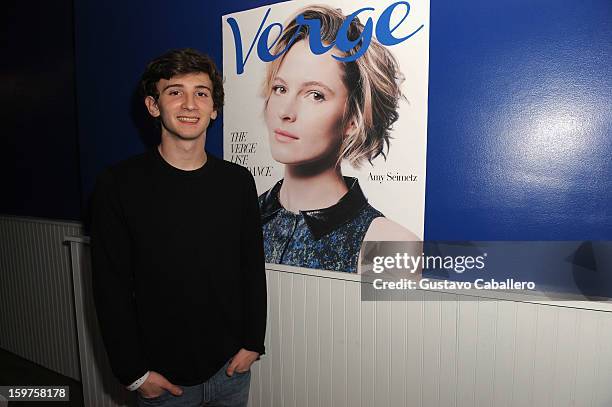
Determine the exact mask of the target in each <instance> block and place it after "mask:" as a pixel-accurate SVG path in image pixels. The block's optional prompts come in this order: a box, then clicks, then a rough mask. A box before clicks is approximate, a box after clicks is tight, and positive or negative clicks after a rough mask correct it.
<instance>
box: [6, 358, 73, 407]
mask: <svg viewBox="0 0 612 407" xmlns="http://www.w3.org/2000/svg"><path fill="white" fill-rule="evenodd" d="M29 385H35V386H55V385H57V386H70V401H18V402H10V403H8V405H9V406H15V407H26V406H28V407H29V406H32V407H47V406H63V407H65V406H74V407H82V406H83V389H82V387H81V382H78V381H76V380H74V379H71V378H70V377H67V376H64V375H61V374H59V373H56V372H54V371H52V370H49V369H47V368H45V367H42V366H40V365H37V364H36V363H33V362H30V361H29V360H26V359H23V358H21V357H19V356H17V355H15V354H14V353H11V352H8V351H6V350H4V349H0V386H29ZM0 400H1V399H0ZM2 405H3V404H2V402H1V401H0V406H2ZM4 405H6V404H4Z"/></svg>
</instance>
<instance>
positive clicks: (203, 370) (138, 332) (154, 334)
mask: <svg viewBox="0 0 612 407" xmlns="http://www.w3.org/2000/svg"><path fill="white" fill-rule="evenodd" d="M91 237H92V240H91V242H92V264H93V284H94V297H95V303H96V310H97V315H98V321H99V323H100V328H101V332H102V337H103V340H104V343H105V346H106V350H107V354H108V357H109V360H110V363H111V367H112V369H113V372H114V374H115V375H116V376H117V378H118V379H119V381H120V382H121V383H123V384H125V385H128V384H130V383H132V382H133V381H134V380H136V379H138V378H139V377H141V376H142V375H143V374H144V373H145V372H146V371H147V370H154V371H156V372H159V373H161V374H162V375H164V376H165V377H166V378H167V379H168V380H170V381H171V382H173V383H175V384H180V385H194V384H198V383H202V382H204V381H206V380H207V379H208V378H210V377H211V376H212V375H213V374H214V373H215V372H217V371H218V369H219V368H220V367H221V366H222V365H223V364H224V363H225V362H226V361H227V360H228V359H229V358H230V357H231V356H233V355H234V354H235V353H236V352H237V351H238V350H239V349H240V348H245V349H248V350H251V351H255V352H259V353H260V354H263V353H264V335H265V325H266V281H265V269H264V255H263V244H262V231H261V221H260V216H259V208H258V203H257V192H256V189H255V184H254V181H253V178H252V176H251V174H250V173H249V172H248V170H246V169H245V168H243V167H241V166H238V165H236V164H232V163H229V162H226V161H223V160H220V159H217V158H215V157H213V156H212V155H210V154H208V160H207V162H206V163H205V165H204V166H203V167H202V168H200V169H197V170H194V171H183V170H180V169H177V168H175V167H172V166H171V165H170V164H168V163H167V162H165V161H164V159H163V158H162V157H161V156H160V155H159V153H158V152H157V150H154V151H151V152H148V153H145V154H142V155H139V156H136V157H133V158H131V159H128V160H126V161H124V162H122V163H120V164H118V165H116V166H114V167H112V168H110V169H108V170H107V171H105V172H104V173H102V174H101V175H100V176H99V177H98V180H97V183H96V188H95V191H94V195H93V198H92V224H91Z"/></svg>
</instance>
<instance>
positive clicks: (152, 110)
mask: <svg viewBox="0 0 612 407" xmlns="http://www.w3.org/2000/svg"><path fill="white" fill-rule="evenodd" d="M144 103H145V106H146V107H147V110H148V111H149V114H150V115H151V116H153V117H159V115H160V114H161V113H160V112H159V106H157V100H155V98H154V97H153V96H147V97H146V98H145V100H144Z"/></svg>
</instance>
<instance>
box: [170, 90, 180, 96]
mask: <svg viewBox="0 0 612 407" xmlns="http://www.w3.org/2000/svg"><path fill="white" fill-rule="evenodd" d="M179 93H180V92H179V91H178V90H171V91H170V92H168V94H169V95H170V96H176V95H178V94H179Z"/></svg>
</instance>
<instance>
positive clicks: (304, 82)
mask: <svg viewBox="0 0 612 407" xmlns="http://www.w3.org/2000/svg"><path fill="white" fill-rule="evenodd" d="M343 74H344V72H343V68H342V66H341V65H340V63H339V62H337V61H336V60H335V59H333V58H332V57H331V56H330V54H329V53H326V54H323V55H313V54H312V52H311V51H310V49H309V47H308V43H307V41H305V40H301V41H299V42H297V43H296V44H295V45H294V46H293V47H292V48H291V49H290V50H289V52H288V53H287V55H286V56H285V59H284V60H283V62H282V63H281V65H280V68H279V70H278V73H277V74H276V77H274V78H272V83H271V85H270V86H271V94H270V98H269V99H268V103H267V105H266V109H265V120H266V124H267V126H268V132H269V136H270V148H271V151H272V157H273V158H274V159H275V160H276V161H278V162H280V163H283V164H287V165H296V166H299V165H304V164H314V163H318V162H320V163H321V164H322V165H335V164H336V161H337V159H338V154H339V150H340V145H341V142H342V136H343V134H344V133H345V130H346V129H343V128H342V118H343V114H344V109H345V105H346V100H347V97H348V91H347V89H346V87H345V86H344V83H343V82H342V76H343Z"/></svg>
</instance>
